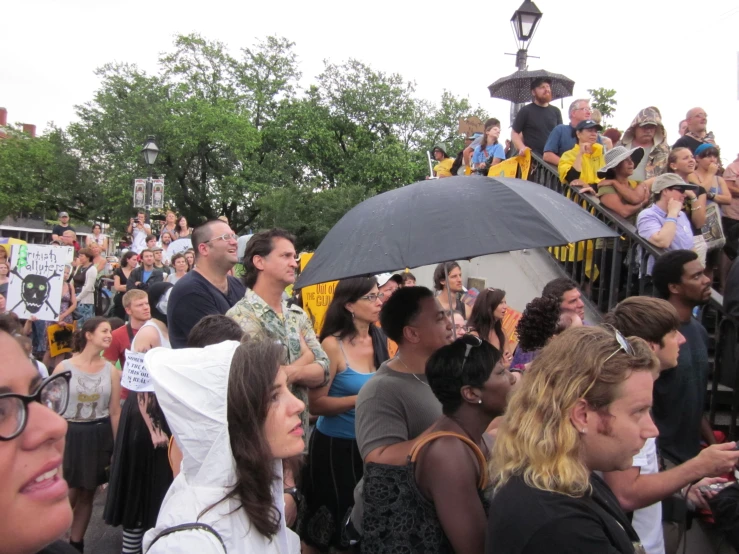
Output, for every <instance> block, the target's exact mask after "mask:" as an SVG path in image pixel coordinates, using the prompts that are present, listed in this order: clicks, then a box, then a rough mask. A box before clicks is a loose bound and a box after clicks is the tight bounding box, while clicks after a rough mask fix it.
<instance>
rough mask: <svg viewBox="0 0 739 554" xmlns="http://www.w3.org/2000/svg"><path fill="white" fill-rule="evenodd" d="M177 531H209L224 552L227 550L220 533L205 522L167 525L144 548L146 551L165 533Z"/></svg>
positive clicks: (164, 535) (165, 534)
mask: <svg viewBox="0 0 739 554" xmlns="http://www.w3.org/2000/svg"><path fill="white" fill-rule="evenodd" d="M178 531H205V532H206V533H210V534H211V535H214V536H215V537H216V538H217V539H218V542H220V543H221V546H222V547H223V551H224V552H226V553H227V552H228V550H226V544H225V543H224V542H223V539H222V538H221V535H219V534H218V531H216V530H215V529H213V528H212V527H211V526H210V525H208V524H207V523H199V522H194V523H182V524H181V525H175V526H174V527H168V528H167V529H165V530H164V531H162V532H161V533H159V534H158V535H157V536H156V537H154V540H153V541H151V544H149V548H147V549H146V551H147V552H148V551H149V550H150V549H151V547H152V546H154V543H155V542H157V541H158V540H159V539H161V538H162V537H166V536H167V535H171V534H172V533H177V532H178Z"/></svg>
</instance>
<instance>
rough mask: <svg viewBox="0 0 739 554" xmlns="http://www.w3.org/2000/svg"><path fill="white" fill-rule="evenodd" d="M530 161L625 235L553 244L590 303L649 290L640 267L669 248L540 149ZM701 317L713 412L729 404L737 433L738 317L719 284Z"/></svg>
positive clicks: (537, 174)
mask: <svg viewBox="0 0 739 554" xmlns="http://www.w3.org/2000/svg"><path fill="white" fill-rule="evenodd" d="M531 162H532V164H531V170H530V172H529V180H530V181H533V182H536V183H538V184H540V185H542V186H545V187H547V188H548V189H550V190H553V191H555V192H557V193H559V194H561V195H563V196H567V197H568V198H570V199H571V200H572V201H573V202H577V203H579V204H580V205H581V206H583V209H587V210H588V211H590V213H592V214H593V216H595V217H596V218H598V219H599V220H600V221H602V222H603V223H605V224H606V225H608V226H609V227H611V228H612V229H614V230H615V231H617V232H618V233H619V234H620V235H621V238H620V239H609V240H590V241H583V242H582V243H579V244H576V245H568V246H567V247H564V248H551V249H550V250H549V252H550V255H551V256H552V258H553V259H554V260H555V261H556V262H557V264H559V266H560V268H561V269H562V271H563V272H564V273H565V274H566V275H568V276H569V277H571V278H572V279H573V280H574V281H575V282H577V283H578V284H579V285H580V290H581V292H582V294H583V296H584V297H585V299H586V300H587V301H588V303H589V304H590V305H591V307H593V308H595V309H597V310H598V311H599V312H600V313H605V312H607V311H608V310H610V309H611V308H613V307H614V306H615V305H616V304H618V303H619V302H620V301H621V300H623V299H624V298H627V297H629V296H634V295H644V294H650V293H651V290H649V288H650V287H649V283H648V280H647V279H645V278H643V277H641V275H642V274H643V273H645V272H644V271H642V270H641V268H646V264H647V260H648V258H649V257H650V256H653V257H655V258H658V257H659V256H661V255H662V254H663V253H664V250H662V249H660V248H656V247H655V246H653V245H652V244H651V243H649V242H648V241H647V240H645V239H644V238H643V237H640V236H639V234H638V233H637V230H636V227H635V226H634V224H633V223H631V222H630V221H627V220H626V219H624V218H622V217H621V216H619V215H618V214H616V213H615V212H613V211H611V210H609V209H608V208H606V207H605V206H603V205H602V204H601V203H600V201H599V200H598V198H596V197H595V195H592V194H579V193H578V190H577V188H574V187H571V186H570V185H567V184H563V183H562V182H561V181H560V179H559V174H558V172H557V169H556V168H555V167H554V166H552V165H550V164H548V163H546V162H545V161H544V160H542V159H541V158H540V157H539V156H537V155H536V154H532V160H531ZM700 319H701V323H703V325H704V326H705V327H706V328H707V329H708V330H709V332H711V333H712V341H711V345H710V348H709V351H710V353H711V354H712V356H713V363H712V364H711V372H712V375H711V391H710V409H709V418H710V421H711V423H712V424H716V418H717V413H718V412H719V411H721V409H722V408H724V407H725V408H730V417H729V420H728V421H726V422H722V425H721V426H722V427H727V428H728V431H729V437H730V438H732V439H733V438H735V437H736V419H737V412H739V368H738V365H739V363H738V361H739V354H738V353H737V341H738V340H739V322H737V321H736V320H735V319H733V318H732V317H729V316H728V315H727V314H726V313H725V312H724V307H723V297H722V295H721V294H719V293H718V292H717V291H716V290H715V289H714V290H713V291H712V294H711V300H710V301H709V303H708V305H707V306H705V307H704V309H703V310H701V313H700Z"/></svg>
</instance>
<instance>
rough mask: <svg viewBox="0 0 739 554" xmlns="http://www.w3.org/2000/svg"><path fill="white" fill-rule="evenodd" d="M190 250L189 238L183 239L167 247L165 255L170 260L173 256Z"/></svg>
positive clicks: (174, 241) (190, 242)
mask: <svg viewBox="0 0 739 554" xmlns="http://www.w3.org/2000/svg"><path fill="white" fill-rule="evenodd" d="M191 248H192V240H190V238H189V237H188V238H184V239H177V240H173V241H172V242H171V243H170V244H169V246H168V247H167V254H168V255H169V257H170V259H171V258H172V256H174V255H175V254H179V253H181V252H185V251H187V250H190V249H191Z"/></svg>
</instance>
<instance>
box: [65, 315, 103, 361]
mask: <svg viewBox="0 0 739 554" xmlns="http://www.w3.org/2000/svg"><path fill="white" fill-rule="evenodd" d="M103 323H108V320H107V319H105V318H104V317H101V316H97V317H91V318H90V319H88V320H87V321H85V323H84V325H82V327H80V328H79V329H78V330H77V331H75V333H74V336H73V337H72V352H75V353H77V352H82V351H83V350H84V349H85V347H86V346H87V333H94V332H95V331H97V328H98V327H100V325H102V324H103Z"/></svg>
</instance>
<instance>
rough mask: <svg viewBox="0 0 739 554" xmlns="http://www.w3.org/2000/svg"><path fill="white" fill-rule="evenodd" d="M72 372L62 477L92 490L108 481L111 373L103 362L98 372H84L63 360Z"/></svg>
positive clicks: (107, 364) (109, 365)
mask: <svg viewBox="0 0 739 554" xmlns="http://www.w3.org/2000/svg"><path fill="white" fill-rule="evenodd" d="M62 365H63V367H64V369H65V370H68V371H71V372H72V379H71V381H70V382H69V404H68V405H67V411H66V412H64V419H66V420H67V423H68V428H67V438H66V443H65V448H64V479H65V480H66V481H67V483H68V484H69V487H70V488H80V489H87V490H95V488H97V487H98V485H102V484H103V483H107V482H108V477H107V469H108V467H109V465H110V455H111V453H112V452H113V429H112V428H111V426H110V414H109V411H108V410H109V407H110V393H111V382H110V380H111V372H112V370H113V366H112V364H111V363H110V362H106V363H105V366H103V368H102V369H101V370H100V371H98V372H97V373H85V372H84V371H81V370H80V369H78V368H77V367H76V366H75V365H74V363H73V362H72V360H64V361H63V362H62Z"/></svg>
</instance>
